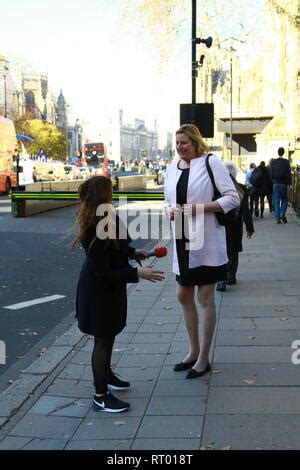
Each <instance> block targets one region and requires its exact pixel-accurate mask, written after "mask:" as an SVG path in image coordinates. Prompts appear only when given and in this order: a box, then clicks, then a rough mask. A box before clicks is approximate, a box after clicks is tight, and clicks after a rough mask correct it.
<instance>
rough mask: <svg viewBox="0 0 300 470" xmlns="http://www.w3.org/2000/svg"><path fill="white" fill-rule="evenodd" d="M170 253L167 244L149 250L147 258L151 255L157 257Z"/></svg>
mask: <svg viewBox="0 0 300 470" xmlns="http://www.w3.org/2000/svg"><path fill="white" fill-rule="evenodd" d="M167 254H168V250H167V247H166V246H157V247H156V248H154V250H151V251H148V252H147V258H149V257H150V256H156V258H163V257H164V256H166V255H167Z"/></svg>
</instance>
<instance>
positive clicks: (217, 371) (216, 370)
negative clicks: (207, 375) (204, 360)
mask: <svg viewBox="0 0 300 470" xmlns="http://www.w3.org/2000/svg"><path fill="white" fill-rule="evenodd" d="M211 372H212V374H222V372H223V371H222V370H221V369H215V370H212V371H211Z"/></svg>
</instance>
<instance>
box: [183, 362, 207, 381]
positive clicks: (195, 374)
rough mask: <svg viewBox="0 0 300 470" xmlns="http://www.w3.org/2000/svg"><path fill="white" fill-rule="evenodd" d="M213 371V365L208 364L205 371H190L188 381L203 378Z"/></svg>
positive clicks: (187, 375)
mask: <svg viewBox="0 0 300 470" xmlns="http://www.w3.org/2000/svg"><path fill="white" fill-rule="evenodd" d="M210 371H211V365H210V363H208V364H207V366H206V367H205V369H204V370H201V371H200V372H198V371H197V370H195V369H190V370H189V371H188V373H187V374H186V377H185V378H186V379H195V378H196V377H202V375H204V374H207V373H208V372H210Z"/></svg>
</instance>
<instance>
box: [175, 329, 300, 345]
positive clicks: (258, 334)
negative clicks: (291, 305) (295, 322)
mask: <svg viewBox="0 0 300 470" xmlns="http://www.w3.org/2000/svg"><path fill="white" fill-rule="evenodd" d="M296 338H299V335H297V332H295V330H293V329H292V330H255V331H253V332H250V333H249V331H247V330H240V331H237V330H235V331H231V330H219V331H218V332H217V335H216V346H287V345H289V346H290V345H291V344H292V342H293V341H294V340H295V339H296ZM174 344H176V343H173V346H174Z"/></svg>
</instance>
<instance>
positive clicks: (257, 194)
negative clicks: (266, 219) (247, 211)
mask: <svg viewBox="0 0 300 470" xmlns="http://www.w3.org/2000/svg"><path fill="white" fill-rule="evenodd" d="M250 181H252V187H251V188H250V191H249V192H250V194H251V195H252V197H253V199H254V208H255V209H254V213H255V216H256V217H258V215H259V205H260V217H261V218H263V214H264V209H265V196H268V193H269V191H270V185H271V180H270V176H269V172H268V169H267V167H266V164H265V162H264V161H263V162H260V164H259V166H258V167H257V168H255V170H254V171H253V173H252V175H251V177H250Z"/></svg>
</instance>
